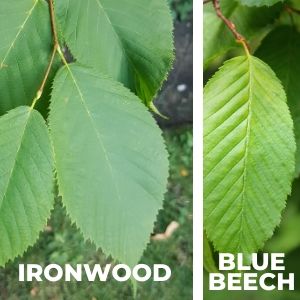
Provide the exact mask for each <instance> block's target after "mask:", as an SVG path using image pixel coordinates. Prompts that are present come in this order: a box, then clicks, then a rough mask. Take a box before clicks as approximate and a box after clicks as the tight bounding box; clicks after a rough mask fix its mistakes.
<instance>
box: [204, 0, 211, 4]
mask: <svg viewBox="0 0 300 300" xmlns="http://www.w3.org/2000/svg"><path fill="white" fill-rule="evenodd" d="M211 1H212V0H203V4H206V3H209V2H211Z"/></svg>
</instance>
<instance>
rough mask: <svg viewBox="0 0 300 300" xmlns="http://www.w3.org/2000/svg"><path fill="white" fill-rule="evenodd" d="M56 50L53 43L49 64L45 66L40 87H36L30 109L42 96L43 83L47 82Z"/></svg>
mask: <svg viewBox="0 0 300 300" xmlns="http://www.w3.org/2000/svg"><path fill="white" fill-rule="evenodd" d="M56 51H57V45H54V47H53V51H52V54H51V58H50V61H49V64H48V67H47V70H46V73H45V76H44V78H43V81H42V84H41V85H40V88H39V89H38V91H37V93H36V96H35V98H34V99H33V101H32V105H31V108H32V109H33V108H34V106H35V104H36V102H37V101H38V100H39V99H40V98H41V97H42V94H43V92H44V88H45V85H46V83H47V79H48V77H49V74H50V71H51V67H52V65H53V62H54V58H55V54H56Z"/></svg>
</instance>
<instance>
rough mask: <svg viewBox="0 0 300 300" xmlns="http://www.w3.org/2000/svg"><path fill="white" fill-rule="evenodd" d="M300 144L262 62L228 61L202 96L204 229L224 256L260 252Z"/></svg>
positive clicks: (279, 208)
mask: <svg viewBox="0 0 300 300" xmlns="http://www.w3.org/2000/svg"><path fill="white" fill-rule="evenodd" d="M294 155H295V141H294V136H293V123H292V119H291V116H290V113H289V110H288V107H287V104H286V96H285V93H284V91H283V89H282V86H281V84H280V82H279V80H278V79H277V77H276V76H275V74H274V73H273V71H272V70H271V69H270V67H268V66H267V65H266V64H264V63H263V62H262V61H260V60H259V59H257V58H255V57H253V56H249V57H245V56H241V57H237V58H234V59H232V60H230V61H227V62H226V63H225V64H224V65H223V67H222V68H221V69H220V70H219V71H218V72H217V73H216V74H215V76H214V77H213V78H212V79H211V80H210V81H209V82H208V84H207V85H206V87H205V92H204V198H205V200H204V224H205V229H206V232H207V235H208V238H209V239H210V240H211V241H212V242H213V243H214V246H215V248H216V249H217V250H218V251H220V252H232V253H237V252H243V253H252V252H256V251H257V250H258V249H261V248H262V246H263V244H264V242H265V241H266V240H267V239H268V238H270V237H271V236H272V233H273V230H274V228H275V227H276V226H277V225H278V224H279V222H280V216H281V211H282V209H283V208H284V206H285V200H286V197H287V195H288V194H289V193H290V189H291V184H290V182H291V179H292V177H293V172H294V167H295V164H294Z"/></svg>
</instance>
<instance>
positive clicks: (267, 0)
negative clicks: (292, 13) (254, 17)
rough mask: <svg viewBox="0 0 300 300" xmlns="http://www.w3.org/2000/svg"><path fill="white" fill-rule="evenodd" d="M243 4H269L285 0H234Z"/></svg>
mask: <svg viewBox="0 0 300 300" xmlns="http://www.w3.org/2000/svg"><path fill="white" fill-rule="evenodd" d="M236 1H239V2H240V3H241V4H243V5H248V6H271V5H274V4H276V3H278V2H284V1H285V0H236Z"/></svg>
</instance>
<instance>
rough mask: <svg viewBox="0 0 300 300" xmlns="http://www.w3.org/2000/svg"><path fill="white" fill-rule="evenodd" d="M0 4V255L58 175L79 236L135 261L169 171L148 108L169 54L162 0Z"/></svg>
mask: <svg viewBox="0 0 300 300" xmlns="http://www.w3.org/2000/svg"><path fill="white" fill-rule="evenodd" d="M0 12H1V15H2V16H5V17H1V18H0V37H1V47H0V98H1V103H0V136H1V142H0V144H1V146H0V161H1V164H0V245H1V249H0V265H1V266H3V265H4V264H5V263H6V262H7V261H9V260H11V259H13V258H15V257H16V256H18V255H20V254H22V253H23V252H24V251H25V250H26V249H27V247H28V246H30V245H32V244H34V242H35V241H36V239H37V238H38V235H39V232H40V231H41V230H42V229H43V227H44V226H45V225H46V223H47V219H48V218H49V216H50V212H51V209H52V208H53V202H54V201H53V199H54V197H55V195H56V192H55V189H56V188H55V186H56V185H57V190H58V191H57V194H58V195H60V196H61V198H62V202H63V204H64V206H65V207H66V211H67V214H68V215H69V216H70V217H71V220H72V222H74V223H75V224H76V226H77V227H78V228H79V229H80V231H81V232H82V233H83V236H84V238H85V239H89V240H91V241H92V242H93V243H95V244H96V246H97V247H101V248H102V249H103V250H104V252H105V253H106V255H111V256H112V257H113V259H115V260H119V261H121V262H123V263H126V264H128V265H129V266H133V265H135V264H136V263H137V262H138V260H139V258H140V257H141V255H142V253H143V251H144V249H145V247H146V245H147V243H148V241H149V236H150V234H151V232H152V229H153V225H154V221H155V219H156V215H157V213H158V211H159V209H161V207H162V202H163V197H164V193H165V190H166V185H167V179H168V154H167V151H166V149H165V145H164V141H163V138H162V136H161V131H160V129H159V128H158V126H157V124H156V123H155V121H154V118H153V117H152V114H151V112H150V111H149V110H155V107H154V104H153V102H152V101H153V98H154V97H155V95H156V94H157V92H158V90H159V89H160V87H161V85H162V83H163V81H164V80H165V79H166V77H167V74H168V72H169V70H170V68H171V65H172V61H173V35H172V29H173V28H172V18H171V15H170V11H169V8H168V5H167V3H166V2H165V0H154V1H151V3H149V2H148V1H147V0H130V1H118V0H88V1H86V0H69V1H67V0H56V1H55V2H54V1H53V0H50V1H45V0H9V1H8V0H7V1H1V3H0ZM154 21H155V26H153V22H154ZM66 53H69V54H71V56H72V57H73V58H74V61H75V62H73V63H69V62H68V60H67V59H66Z"/></svg>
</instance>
